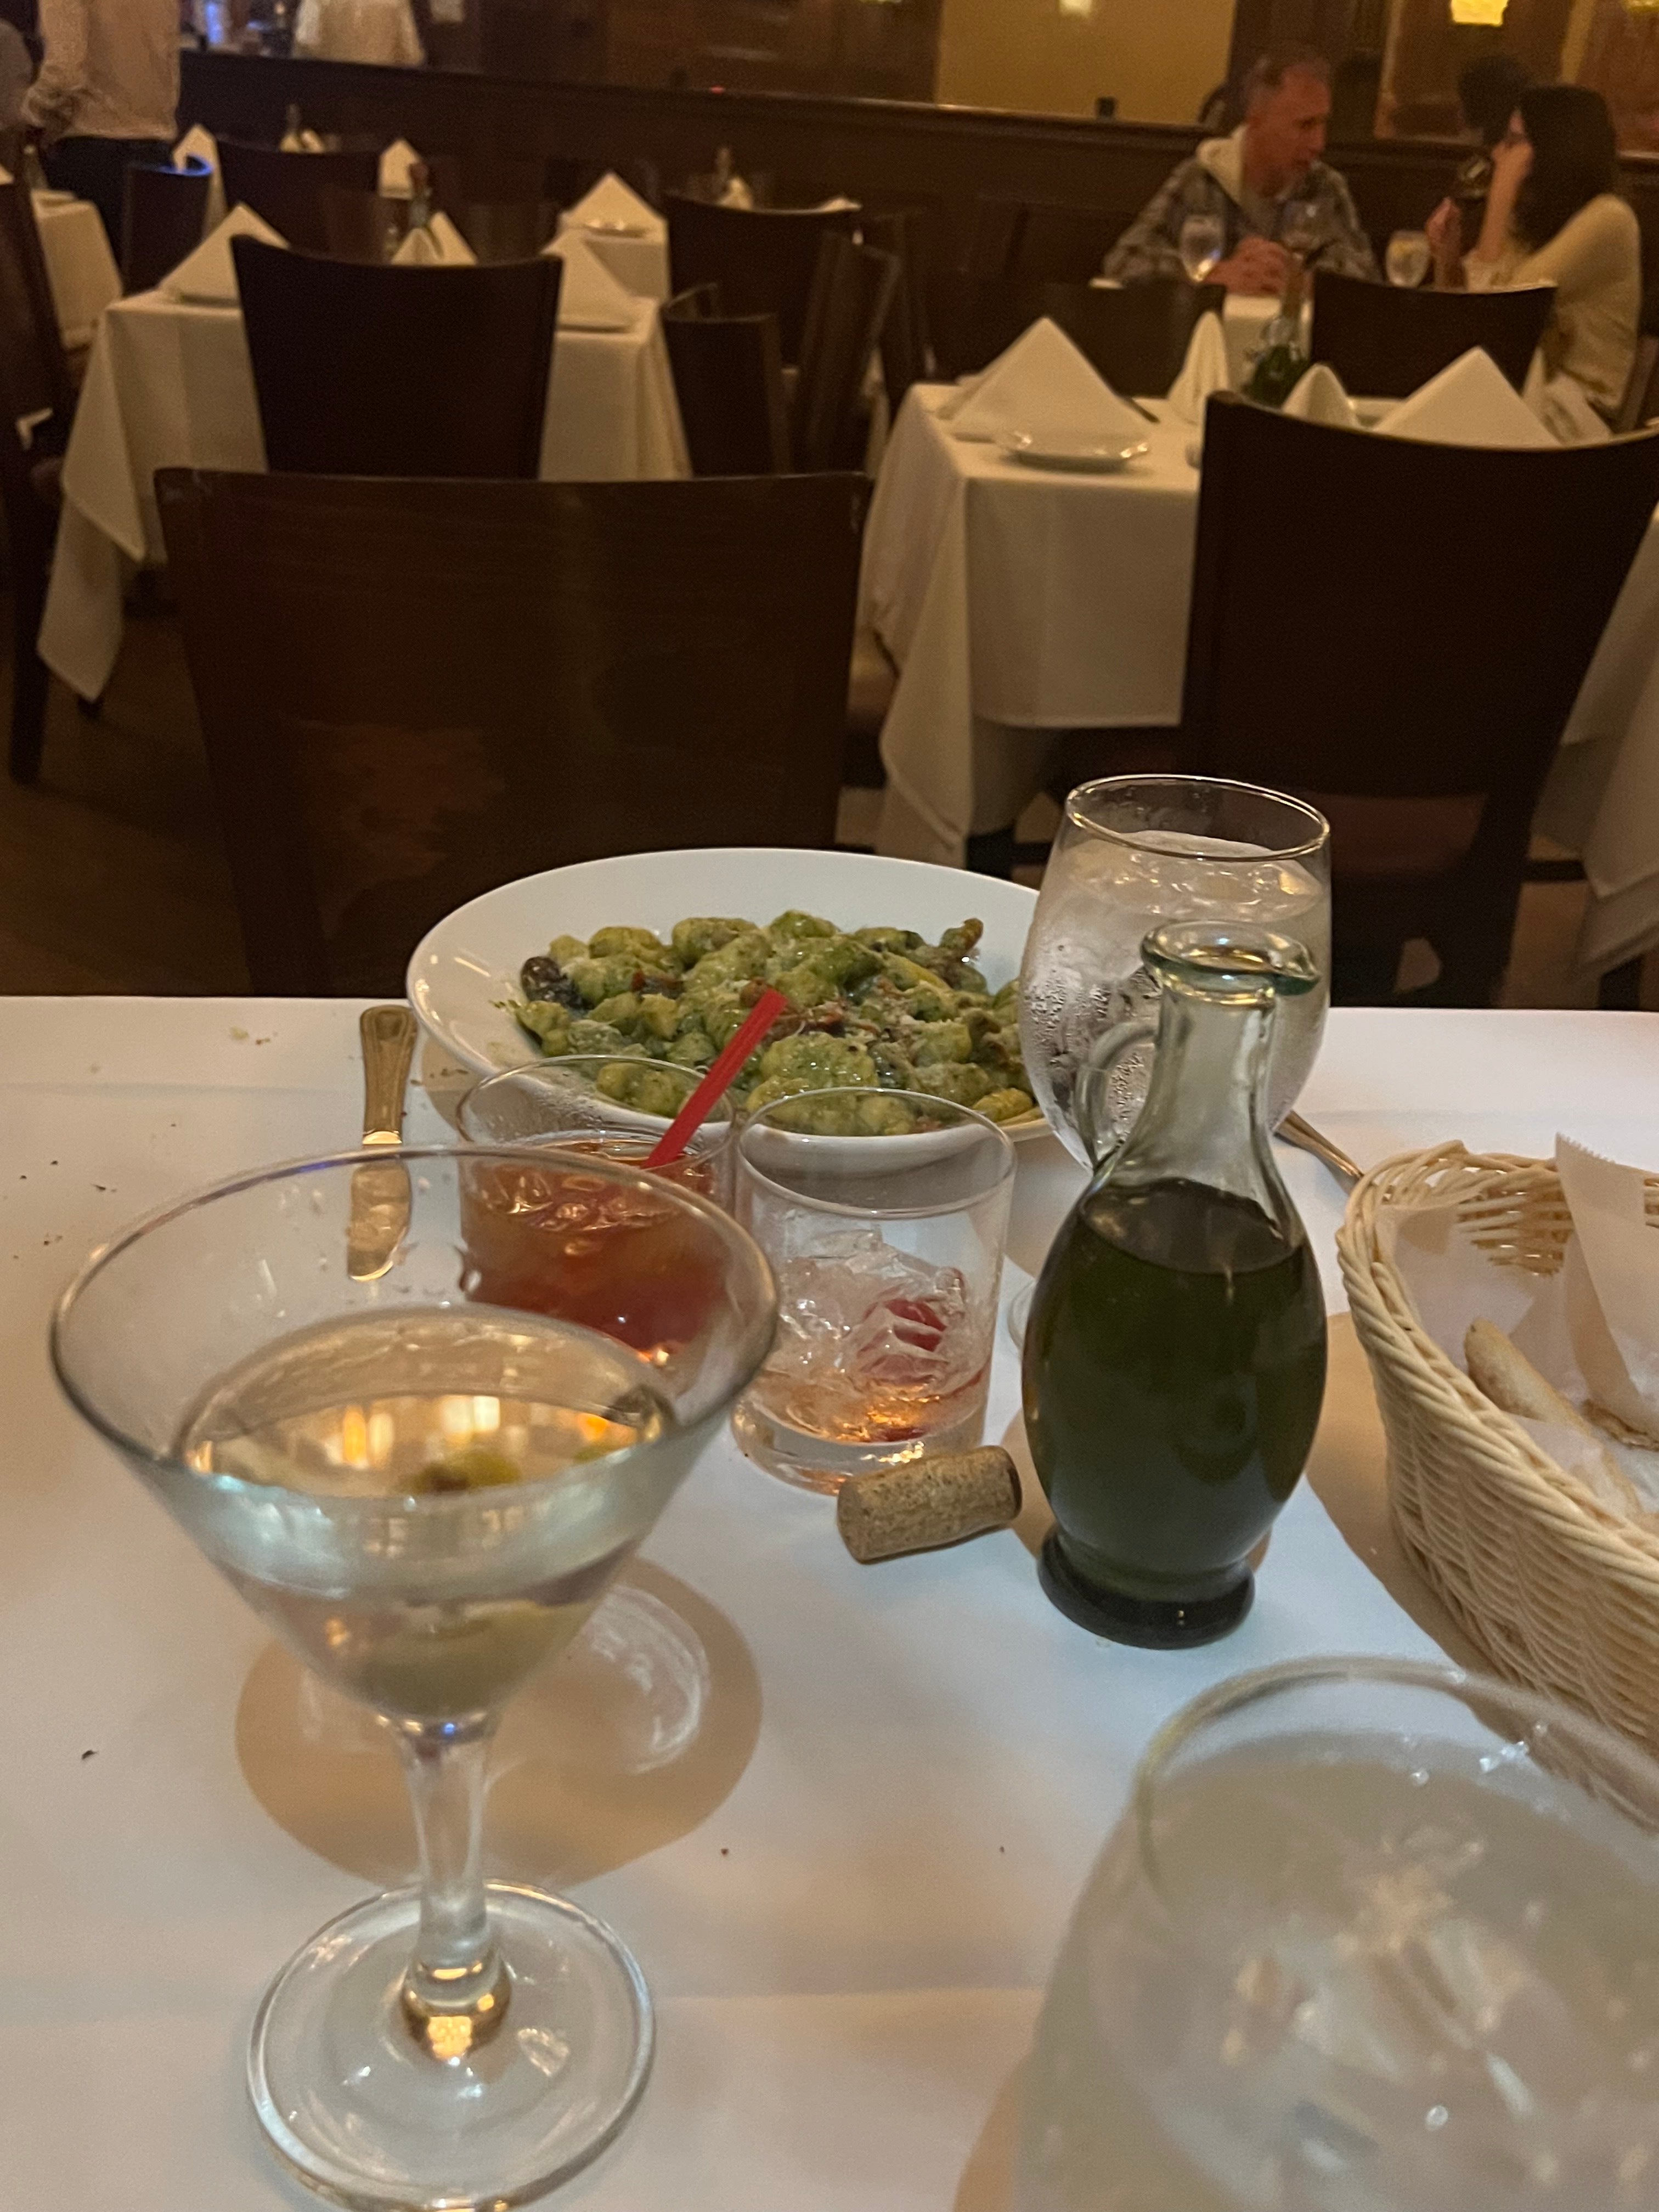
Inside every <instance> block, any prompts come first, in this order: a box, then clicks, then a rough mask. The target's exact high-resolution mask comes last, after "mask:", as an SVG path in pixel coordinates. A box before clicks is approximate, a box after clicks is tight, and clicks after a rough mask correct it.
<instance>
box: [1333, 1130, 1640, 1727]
mask: <svg viewBox="0 0 1659 2212" xmlns="http://www.w3.org/2000/svg"><path fill="white" fill-rule="evenodd" d="M1428 1201H1435V1202H1438V1203H1441V1204H1455V1206H1457V1208H1458V1212H1459V1215H1460V1218H1461V1219H1462V1222H1463V1224H1464V1225H1466V1226H1468V1227H1470V1228H1471V1229H1472V1230H1473V1231H1474V1241H1475V1242H1476V1243H1478V1244H1480V1245H1482V1246H1484V1247H1485V1248H1486V1249H1487V1250H1488V1252H1489V1253H1490V1255H1491V1257H1492V1261H1493V1262H1494V1263H1495V1264H1496V1265H1498V1266H1500V1267H1522V1268H1525V1269H1527V1270H1528V1271H1529V1272H1530V1273H1535V1274H1553V1273H1555V1271H1556V1270H1557V1269H1558V1268H1559V1266H1560V1265H1561V1260H1562V1255H1563V1253H1564V1252H1565V1249H1566V1244H1567V1240H1568V1237H1569V1236H1570V1235H1571V1218H1570V1216H1569V1214H1568V1212H1567V1208H1566V1205H1565V1200H1564V1199H1563V1197H1562V1194H1561V1186H1560V1182H1559V1179H1558V1177H1557V1176H1556V1172H1555V1170H1554V1168H1553V1165H1552V1164H1550V1163H1549V1162H1547V1161H1541V1160H1528V1159H1519V1158H1514V1157H1513V1156H1511V1155H1508V1154H1501V1153H1498V1154H1477V1153H1474V1152H1465V1151H1464V1149H1463V1147H1462V1146H1461V1145H1445V1146H1440V1147H1439V1148H1438V1149H1437V1150H1436V1151H1433V1152H1413V1153H1408V1154H1406V1155H1404V1156H1402V1157H1401V1158H1397V1159H1393V1160H1388V1161H1385V1162H1384V1163H1383V1165H1382V1166H1381V1167H1379V1168H1376V1169H1374V1170H1372V1172H1371V1173H1370V1175H1368V1176H1365V1177H1364V1179H1363V1180H1362V1181H1361V1182H1360V1183H1359V1184H1358V1188H1356V1189H1355V1191H1354V1193H1353V1195H1352V1199H1351V1200H1349V1204H1348V1212H1347V1218H1346V1221H1345V1222H1344V1224H1343V1226H1342V1230H1341V1233H1340V1236H1339V1237H1338V1239H1337V1249H1338V1253H1339V1255H1340V1259H1341V1263H1342V1277H1343V1280H1344V1282H1345V1283H1346V1285H1347V1291H1348V1300H1349V1304H1350V1305H1351V1307H1352V1311H1353V1318H1354V1326H1355V1328H1356V1329H1357V1330H1358V1334H1359V1340H1360V1342H1361V1343H1362V1344H1363V1345H1364V1347H1365V1353H1366V1357H1367V1358H1368V1359H1369V1360H1370V1369H1371V1377H1372V1380H1373V1382H1374V1383H1375V1384H1376V1399H1377V1404H1378V1406H1379V1407H1380V1408H1381V1411H1382V1415H1383V1430H1384V1431H1385V1433H1386V1436H1387V1438H1388V1469H1389V1507H1390V1510H1391V1512H1392V1514H1393V1516H1394V1522H1395V1528H1396V1530H1397V1531H1398V1533H1399V1536H1400V1541H1401V1544H1402V1545H1403V1546H1404V1547H1405V1549H1406V1552H1407V1555H1408V1556H1409V1558H1410V1559H1412V1560H1413V1563H1414V1565H1416V1566H1417V1568H1418V1570H1419V1572H1420V1573H1421V1574H1422V1575H1423V1576H1424V1577H1425V1580H1426V1581H1427V1582H1428V1583H1430V1584H1431V1586H1432V1588H1433V1589H1435V1590H1436V1591H1437V1593H1438V1595H1440V1597H1441V1598H1442V1599H1443V1601H1444V1602H1445V1604H1446V1605H1447V1606H1448V1607H1449V1609H1450V1611H1451V1613H1453V1615H1454V1616H1455V1619H1456V1620H1457V1621H1458V1623H1459V1625H1460V1626H1462V1628H1464V1629H1465V1630H1466V1631H1467V1632H1468V1634H1469V1636H1470V1637H1472V1638H1474V1641H1475V1642H1476V1643H1477V1644H1479V1645H1480V1647H1481V1649H1482V1650H1484V1651H1485V1652H1486V1654H1487V1656H1489V1658H1490V1659H1491V1662H1492V1667H1493V1669H1494V1671H1495V1672H1497V1673H1498V1674H1503V1675H1506V1676H1507V1677H1508V1678H1509V1680H1511V1681H1514V1682H1519V1683H1522V1684H1523V1685H1525V1686H1528V1687H1529V1688H1534V1689H1540V1690H1548V1691H1553V1692H1555V1693H1556V1695H1558V1696H1559V1697H1562V1698H1565V1699H1567V1700H1568V1701H1569V1702H1570V1703H1571V1704H1573V1705H1577V1706H1579V1707H1580V1708H1581V1709H1583V1710H1584V1711H1588V1712H1589V1713H1591V1714H1593V1715H1594V1716H1595V1718H1597V1719H1598V1720H1601V1721H1604V1722H1606V1723H1607V1724H1608V1725H1609V1726H1611V1727H1613V1728H1616V1729H1622V1730H1623V1731H1624V1732H1625V1733H1626V1735H1632V1736H1634V1737H1636V1738H1637V1739H1638V1741H1641V1742H1643V1743H1644V1744H1645V1745H1647V1746H1648V1747H1649V1748H1650V1749H1652V1750H1655V1751H1659V1522H1655V1521H1652V1520H1643V1521H1632V1520H1621V1519H1620V1518H1619V1517H1618V1516H1615V1515H1613V1513H1611V1512H1609V1511H1607V1510H1606V1509H1604V1508H1603V1507H1602V1506H1601V1504H1598V1503H1597V1501H1596V1500H1595V1498H1593V1497H1592V1496H1591V1494H1590V1492H1589V1491H1588V1490H1587V1489H1586V1488H1585V1487H1584V1486H1583V1484H1582V1483H1580V1482H1579V1481H1578V1480H1577V1478H1576V1477H1574V1476H1573V1475H1571V1474H1567V1473H1566V1472H1565V1471H1564V1470H1563V1469H1562V1468H1559V1467H1558V1466H1557V1465H1556V1464H1555V1462H1554V1461H1553V1460H1552V1459H1550V1458H1549V1457H1548V1456H1547V1455H1546V1454H1545V1453H1544V1452H1542V1451H1541V1449H1539V1447H1538V1445H1537V1444H1536V1443H1534V1441H1533V1439H1532V1438H1531V1437H1529V1436H1528V1433H1527V1431H1525V1429H1523V1428H1522V1426H1521V1425H1520V1424H1519V1423H1518V1422H1517V1421H1515V1420H1513V1419H1511V1418H1510V1415H1509V1414H1507V1413H1499V1411H1498V1408H1497V1407H1495V1406H1494V1405H1492V1403H1491V1402H1490V1401H1489V1400H1487V1399H1486V1398H1485V1397H1483V1396H1482V1395H1481V1394H1480V1391H1479V1390H1477V1389H1475V1387H1474V1383H1471V1382H1470V1380H1469V1378H1468V1376H1467V1375H1465V1374H1464V1373H1463V1372H1462V1369H1461V1368H1458V1367H1456V1366H1455V1365H1454V1364H1453V1363H1452V1361H1451V1360H1450V1359H1449V1358H1448V1357H1447V1355H1446V1354H1445V1352H1443V1351H1442V1350H1441V1348H1440V1346H1438V1345H1437V1344H1436V1343H1435V1342H1434V1340H1433V1339H1432V1338H1431V1337H1430V1336H1428V1335H1427V1334H1425V1331H1424V1328H1423V1327H1422V1324H1421V1322H1419V1320H1418V1318H1417V1314H1416V1311H1415V1310H1414V1308H1413V1304H1412V1302H1411V1299H1410V1297H1408V1295H1407V1291H1406V1289H1405V1286H1404V1285H1403V1284H1402V1282H1401V1279H1400V1276H1399V1274H1398V1273H1397V1271H1396V1270H1395V1267H1394V1266H1393V1264H1392V1263H1391V1261H1389V1260H1387V1259H1385V1258H1384V1257H1383V1255H1382V1253H1381V1251H1380V1250H1379V1247H1378V1233H1377V1232H1378V1225H1379V1218H1380V1216H1381V1215H1382V1213H1383V1210H1384V1209H1385V1208H1386V1207H1389V1206H1411V1205H1420V1204H1423V1203H1425V1202H1428ZM1648 1213H1649V1217H1650V1219H1659V1182H1652V1181H1650V1183H1649V1186H1648Z"/></svg>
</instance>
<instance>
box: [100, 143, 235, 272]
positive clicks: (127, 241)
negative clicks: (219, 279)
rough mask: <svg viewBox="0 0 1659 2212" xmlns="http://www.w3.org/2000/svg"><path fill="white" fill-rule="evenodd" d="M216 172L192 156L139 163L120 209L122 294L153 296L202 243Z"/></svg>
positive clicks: (130, 170) (129, 173) (130, 176)
mask: <svg viewBox="0 0 1659 2212" xmlns="http://www.w3.org/2000/svg"><path fill="white" fill-rule="evenodd" d="M212 189H213V171H212V168H211V167H210V165H209V164H208V163H207V162H206V161H197V159H196V157H195V155H191V156H190V158H189V160H188V161H186V163H185V167H183V168H179V169H175V168H174V167H173V164H172V163H171V162H170V161H156V162H150V161H135V162H133V163H132V164H131V166H130V167H129V168H128V170H127V173H126V185H125V197H124V199H123V202H122V208H121V289H122V290H123V291H124V292H127V293H132V292H151V291H154V290H155V287H156V286H157V285H158V284H159V283H161V279H162V278H163V277H164V276H170V275H171V274H172V272H173V270H175V269H176V268H177V267H178V266H179V263H180V262H181V261H182V260H183V259H184V258H185V255H186V254H188V253H191V252H194V251H195V249H196V248H197V246H199V245H200V244H201V242H202V233H203V231H204V229H205V228H207V211H208V195H209V193H210V191H212Z"/></svg>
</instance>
